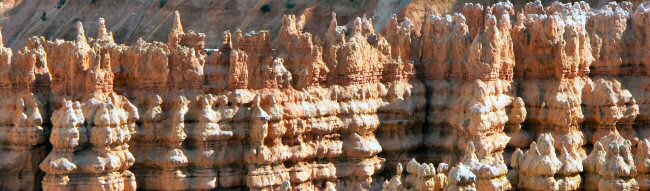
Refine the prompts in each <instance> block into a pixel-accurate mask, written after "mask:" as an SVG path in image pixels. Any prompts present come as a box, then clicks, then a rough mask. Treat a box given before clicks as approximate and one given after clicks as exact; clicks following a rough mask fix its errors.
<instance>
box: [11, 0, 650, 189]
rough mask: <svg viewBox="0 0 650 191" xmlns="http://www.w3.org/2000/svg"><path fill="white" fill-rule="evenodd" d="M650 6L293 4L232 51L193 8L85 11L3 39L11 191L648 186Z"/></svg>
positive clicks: (239, 39) (238, 37)
mask: <svg viewBox="0 0 650 191" xmlns="http://www.w3.org/2000/svg"><path fill="white" fill-rule="evenodd" d="M649 7H650V3H646V4H641V5H639V6H638V7H637V8H636V9H634V8H633V6H631V4H629V3H621V4H616V3H610V4H608V5H606V6H604V7H602V8H598V9H592V8H590V7H589V5H587V4H586V3H571V4H562V3H553V4H551V5H550V6H548V7H544V6H542V5H541V3H540V2H539V1H538V2H533V3H529V4H527V5H526V6H525V8H524V9H523V10H521V11H515V10H514V8H513V5H512V4H510V3H508V2H502V3H498V4H494V5H491V6H483V5H479V4H465V5H464V6H463V8H462V11H461V12H462V13H456V14H454V15H444V16H441V15H429V16H426V17H425V19H423V23H416V24H417V25H418V26H421V27H420V28H421V30H416V29H415V27H414V23H412V21H410V20H409V19H404V20H398V18H397V17H393V18H391V19H390V20H389V22H388V23H387V24H386V26H385V27H384V29H383V31H381V32H379V31H375V28H374V26H373V24H372V20H371V19H369V18H366V17H360V18H356V19H354V21H353V22H351V23H350V24H349V25H347V26H339V23H338V22H337V19H336V14H334V13H333V14H332V18H333V19H332V20H331V21H330V23H329V28H328V29H327V32H326V33H325V34H317V35H314V34H311V33H306V32H303V29H302V28H301V25H300V24H299V23H298V22H297V20H296V18H295V16H293V15H287V16H284V17H283V18H282V25H281V26H280V31H279V34H278V37H276V38H273V37H271V36H270V33H269V32H268V31H252V32H246V33H244V32H242V31H239V30H237V31H233V32H225V33H224V34H223V36H222V42H221V44H222V47H220V48H219V49H218V50H216V51H214V50H210V49H205V44H206V43H205V39H206V35H205V34H202V33H196V32H193V31H185V30H183V26H182V23H181V20H180V16H179V13H178V12H176V14H175V16H174V17H173V20H172V23H173V24H172V25H173V26H172V30H171V31H170V33H169V35H168V42H167V43H166V44H165V43H160V42H145V41H143V40H139V41H138V42H136V43H135V44H133V45H128V46H127V45H122V44H117V43H115V41H114V39H113V33H112V32H110V31H108V30H107V28H106V26H105V25H106V23H105V22H104V20H103V19H100V20H99V22H98V23H99V27H98V31H97V34H98V35H97V37H96V38H95V39H93V38H87V37H86V36H85V33H84V29H83V26H82V24H81V23H80V22H78V23H77V39H76V40H75V41H63V40H55V41H50V40H46V39H44V38H42V37H40V38H38V37H34V38H31V39H30V40H29V42H28V43H27V45H26V46H25V48H23V49H21V50H19V51H17V52H15V54H14V51H12V50H11V49H9V48H0V94H2V95H3V96H2V98H1V99H0V107H1V108H5V112H2V113H0V170H2V172H3V173H2V174H0V190H35V189H40V188H42V189H44V190H135V189H142V190H212V189H241V188H245V187H247V188H248V189H250V190H285V189H293V190H380V189H386V190H410V189H413V190H513V189H520V190H583V189H584V190H638V189H650V183H649V182H650V179H649V178H648V177H649V176H650V175H649V173H650V168H649V166H650V164H648V163H649V162H648V160H650V159H649V157H648V154H649V153H650V151H649V150H648V148H649V147H650V146H649V145H650V142H648V140H647V139H646V138H647V136H649V135H650V130H649V129H648V128H647V126H648V124H650V60H648V59H650V57H649V56H648V52H647V50H648V48H650V45H648V44H650V37H649V36H650V30H648V29H650V19H648V18H650V8H649ZM321 37H323V38H321ZM274 39H275V40H274ZM48 140H49V141H48ZM534 140H536V141H534ZM523 150H525V152H524V151H523ZM633 156H636V157H633ZM413 158H416V159H417V160H419V161H424V162H425V163H418V162H417V161H416V160H414V159H413ZM434 163H440V164H439V165H438V166H437V167H436V166H435V165H434ZM403 166H406V172H405V173H404V172H402V171H403V169H402V167H403Z"/></svg>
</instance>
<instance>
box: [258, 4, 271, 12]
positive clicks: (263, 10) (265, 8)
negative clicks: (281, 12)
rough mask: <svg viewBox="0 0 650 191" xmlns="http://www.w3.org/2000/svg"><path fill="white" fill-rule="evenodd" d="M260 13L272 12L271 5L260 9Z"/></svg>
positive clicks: (265, 5)
mask: <svg viewBox="0 0 650 191" xmlns="http://www.w3.org/2000/svg"><path fill="white" fill-rule="evenodd" d="M260 11H262V13H268V12H271V5H269V4H264V5H262V7H260Z"/></svg>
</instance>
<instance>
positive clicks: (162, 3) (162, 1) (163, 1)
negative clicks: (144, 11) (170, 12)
mask: <svg viewBox="0 0 650 191" xmlns="http://www.w3.org/2000/svg"><path fill="white" fill-rule="evenodd" d="M165 4H167V0H158V7H159V8H162V7H164V6H165Z"/></svg>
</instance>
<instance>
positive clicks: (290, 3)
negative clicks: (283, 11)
mask: <svg viewBox="0 0 650 191" xmlns="http://www.w3.org/2000/svg"><path fill="white" fill-rule="evenodd" d="M284 7H286V8H287V9H293V8H295V7H296V3H295V2H293V1H292V0H289V1H287V2H285V3H284Z"/></svg>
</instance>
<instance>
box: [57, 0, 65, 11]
mask: <svg viewBox="0 0 650 191" xmlns="http://www.w3.org/2000/svg"><path fill="white" fill-rule="evenodd" d="M63 5H65V0H59V3H58V4H56V8H57V9H60V8H61V7H63Z"/></svg>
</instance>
